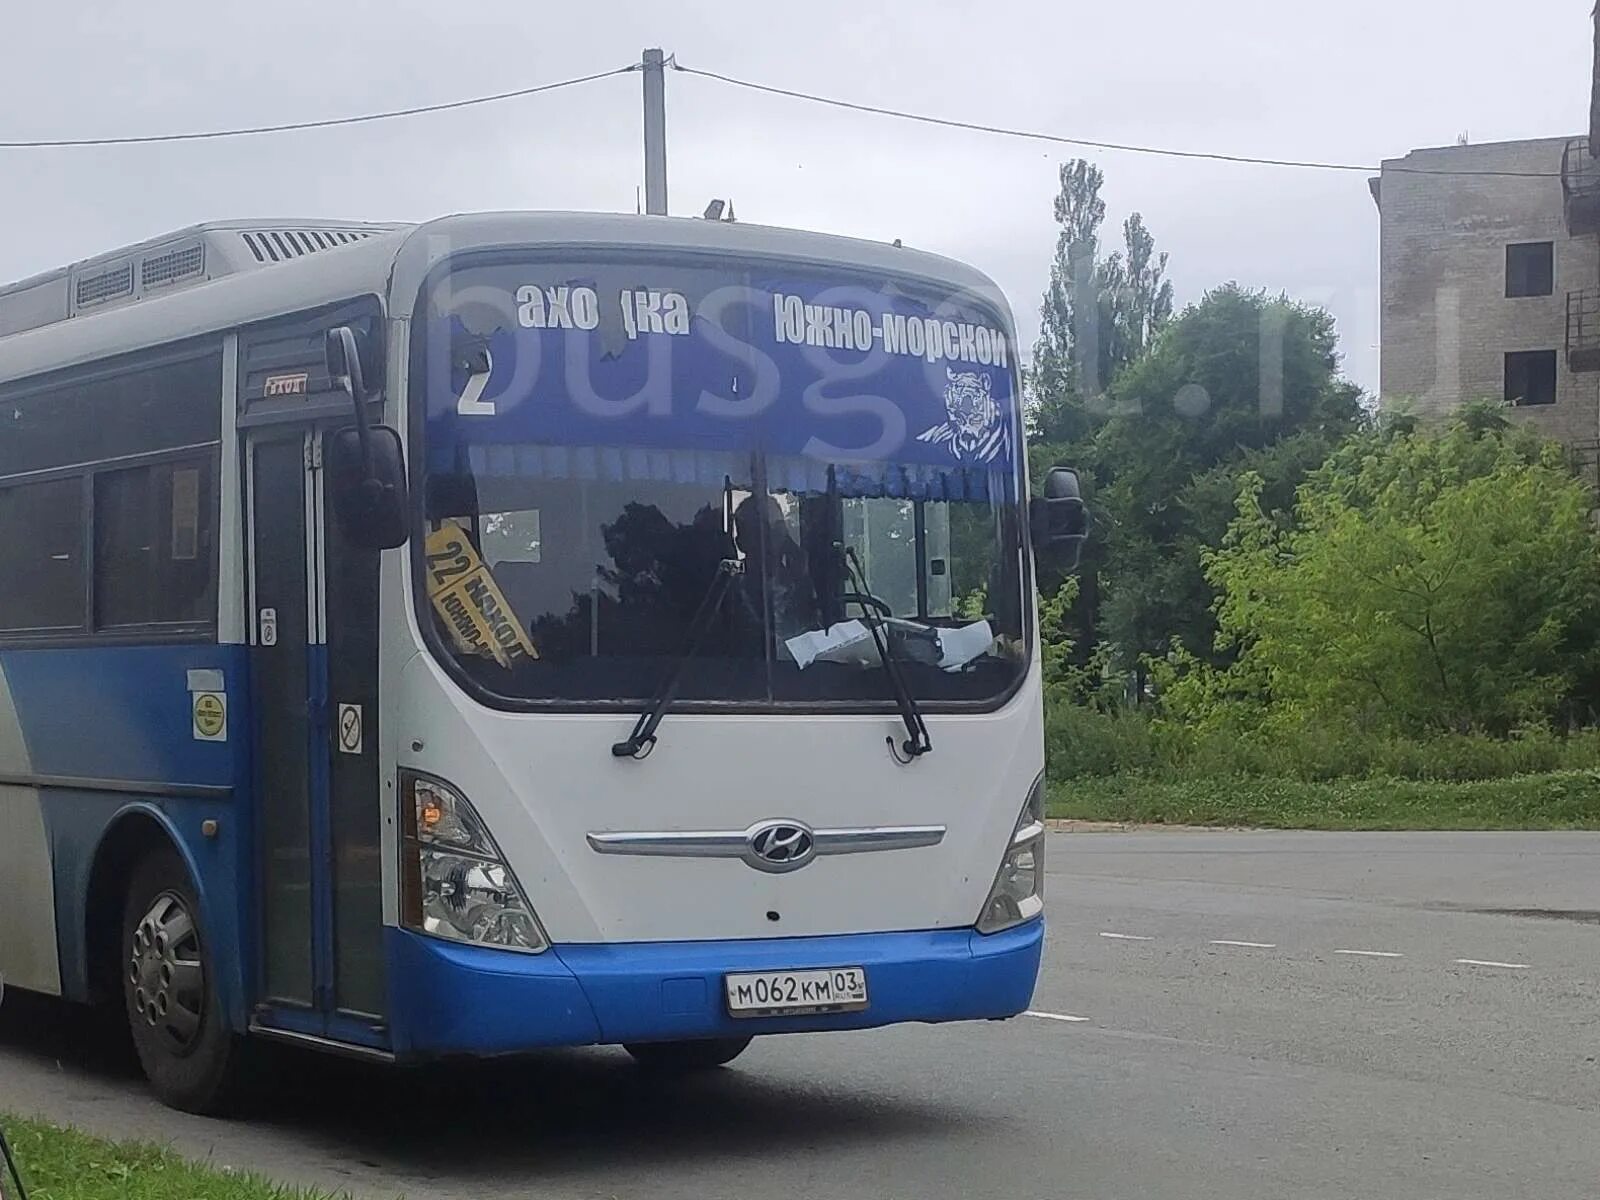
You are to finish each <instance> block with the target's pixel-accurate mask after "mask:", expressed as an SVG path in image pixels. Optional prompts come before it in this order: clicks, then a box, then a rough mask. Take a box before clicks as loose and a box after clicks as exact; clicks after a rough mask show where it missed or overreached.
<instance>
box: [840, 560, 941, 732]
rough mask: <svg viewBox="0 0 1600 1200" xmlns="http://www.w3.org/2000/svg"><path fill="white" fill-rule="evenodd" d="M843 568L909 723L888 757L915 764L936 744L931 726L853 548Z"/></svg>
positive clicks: (898, 702) (890, 683) (898, 704)
mask: <svg viewBox="0 0 1600 1200" xmlns="http://www.w3.org/2000/svg"><path fill="white" fill-rule="evenodd" d="M844 568H845V573H846V575H847V577H848V578H849V581H850V586H851V587H853V588H854V589H855V591H854V593H853V598H854V599H855V602H856V607H858V608H859V609H860V610H861V619H862V620H863V622H865V624H866V626H867V632H869V633H871V634H872V644H873V645H874V646H876V647H877V648H878V657H879V658H880V659H881V660H882V661H883V669H884V671H885V672H886V673H887V674H888V676H889V686H890V687H891V688H893V689H894V701H895V704H896V705H897V706H898V707H899V709H900V719H901V720H902V721H904V722H905V723H906V740H905V741H904V742H903V743H901V745H900V746H899V747H898V748H896V746H895V744H894V738H893V737H890V738H889V753H891V754H893V755H894V756H895V758H896V759H898V760H899V761H900V762H902V763H909V762H915V761H916V760H917V759H919V758H921V757H922V756H923V755H924V754H926V753H928V751H930V750H932V749H933V740H932V739H931V738H929V737H928V724H927V722H926V721H924V720H923V719H922V710H921V709H920V708H918V707H917V699H916V697H915V696H913V695H912V694H911V689H910V688H909V687H907V686H906V681H905V677H904V676H902V675H901V674H900V663H899V661H898V660H897V659H896V658H895V655H894V646H893V645H892V644H891V641H890V634H889V629H888V626H886V625H885V624H884V623H883V617H882V615H881V614H879V612H878V611H877V610H876V609H875V608H873V606H872V598H873V597H872V593H871V592H869V591H867V581H866V572H865V571H863V570H862V569H861V560H860V559H859V558H857V557H856V551H855V547H854V546H850V547H846V548H845V551H844Z"/></svg>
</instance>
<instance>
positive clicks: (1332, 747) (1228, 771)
mask: <svg viewBox="0 0 1600 1200" xmlns="http://www.w3.org/2000/svg"><path fill="white" fill-rule="evenodd" d="M1045 755H1046V760H1047V762H1048V764H1049V771H1050V778H1051V779H1052V780H1055V781H1060V780H1068V779H1092V778H1104V777H1109V776H1113V775H1122V774H1130V773H1132V774H1139V775H1150V776H1172V777H1177V776H1189V777H1202V776H1215V777H1225V776H1247V777H1251V778H1262V779H1294V780H1301V781H1304V782H1310V783H1315V782H1324V781H1330V780H1339V779H1404V780H1417V781H1425V782H1440V783H1462V782H1468V781H1473V780H1484V779H1508V778H1512V777H1514V776H1520V775H1537V774H1544V773H1547V772H1552V771H1582V770H1594V769H1600V730H1585V731H1582V732H1580V733H1574V734H1569V735H1561V734H1556V733H1552V732H1549V731H1547V730H1543V729H1532V730H1528V731H1525V732H1523V733H1520V734H1518V735H1516V736H1513V737H1509V738H1495V737H1490V736H1488V735H1487V734H1481V733H1470V734H1447V735H1439V736H1435V737H1431V738H1426V739H1411V738H1405V737H1401V736H1398V735H1395V734H1392V733H1383V732H1376V731H1361V730H1355V729H1349V728H1339V727H1337V726H1331V725H1324V724H1301V725H1288V724H1286V723H1283V722H1277V723H1272V722H1268V723H1262V724H1258V725H1255V726H1254V727H1251V728H1239V727H1230V726H1228V725H1226V724H1207V725H1203V726H1200V725H1188V724H1184V723H1180V722H1178V721H1175V720H1171V719H1168V718H1163V717H1161V716H1158V715H1152V714H1151V713H1150V712H1149V711H1148V710H1142V709H1141V710H1135V709H1126V708H1123V709H1112V710H1110V711H1107V710H1103V709H1100V708H1096V707H1092V706H1087V705H1082V704H1075V703H1072V702H1070V701H1069V700H1068V699H1066V698H1065V697H1064V696H1062V695H1060V694H1059V693H1058V694H1055V695H1052V697H1051V698H1050V699H1049V700H1048V701H1047V703H1046V707H1045Z"/></svg>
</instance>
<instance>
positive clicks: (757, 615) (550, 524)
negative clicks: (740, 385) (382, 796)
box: [427, 448, 767, 700]
mask: <svg viewBox="0 0 1600 1200" xmlns="http://www.w3.org/2000/svg"><path fill="white" fill-rule="evenodd" d="M573 453H574V455H575V456H576V457H577V458H579V459H582V460H584V461H587V462H589V463H590V464H591V465H593V466H595V467H596V468H597V469H596V470H594V471H582V472H581V473H582V474H585V475H588V476H589V477H588V478H549V477H543V478H530V477H527V476H520V475H510V474H508V475H504V476H502V475H494V474H487V473H486V474H484V475H482V476H476V477H471V476H467V477H459V476H458V477H448V476H442V477H435V478H434V480H433V481H432V483H431V486H430V488H429V505H428V510H429V511H428V516H429V518H430V525H429V528H430V531H431V532H433V533H434V535H435V536H432V537H430V538H429V539H428V556H427V557H428V575H427V579H428V595H429V599H430V601H431V604H430V607H431V608H432V609H433V610H434V615H435V620H436V621H437V622H438V628H439V631H440V636H441V638H443V639H444V640H445V641H446V643H447V644H449V645H451V646H452V647H453V648H454V650H455V651H456V653H457V656H458V658H459V661H460V662H461V663H462V665H463V666H464V667H466V669H467V670H468V671H469V672H470V673H471V674H473V675H474V676H475V677H477V678H478V679H479V680H480V681H481V682H483V683H484V684H485V685H488V686H496V687H508V686H509V687H514V688H516V689H517V690H518V692H519V693H520V694H523V695H529V696H560V697H567V698H576V699H585V700H599V699H615V698H621V697H626V698H633V699H638V698H642V697H645V696H648V695H650V694H651V692H653V691H654V690H655V688H656V687H657V685H658V684H659V683H660V681H661V679H662V677H663V675H664V674H665V673H666V671H667V670H668V669H669V668H670V666H671V664H672V663H673V662H674V661H675V660H676V659H677V658H678V656H679V655H681V654H682V653H683V650H684V646H685V641H686V637H687V631H688V627H689V624H690V620H691V618H692V617H693V615H694V613H695V612H696V611H697V610H698V609H699V607H700V605H701V602H702V601H703V600H704V599H705V597H706V593H707V592H708V591H709V590H710V588H711V584H712V581H713V580H714V579H715V578H716V572H717V564H718V563H719V562H720V561H722V560H723V559H724V558H727V557H729V556H731V555H733V554H734V553H735V550H734V541H733V535H732V533H731V523H732V520H731V516H730V514H731V512H732V510H733V508H734V506H736V505H737V504H738V503H739V502H740V501H741V500H743V499H745V498H746V497H748V496H749V495H750V492H751V488H752V483H751V475H750V465H751V464H750V457H749V456H748V455H742V456H741V455H732V454H729V455H721V456H715V458H716V461H715V462H714V463H713V462H710V460H711V459H712V457H713V456H710V455H706V456H702V461H700V462H699V463H697V464H694V465H697V466H698V467H701V468H706V469H705V471H704V473H703V474H702V475H700V476H699V477H696V475H695V474H694V473H692V472H684V473H681V474H679V475H678V476H677V477H674V473H673V472H670V471H654V470H650V469H648V467H649V465H650V464H649V463H646V462H640V463H637V464H635V465H636V466H639V467H642V468H645V469H642V470H640V471H639V472H638V473H637V475H635V474H634V473H633V472H630V471H629V470H628V469H627V466H626V462H625V458H624V456H623V455H622V454H621V453H619V452H618V451H616V450H613V449H609V448H608V449H604V450H589V449H583V448H579V449H577V450H575V451H574V452H573ZM655 457H656V459H658V460H660V463H663V464H664V463H666V462H667V461H668V456H667V455H665V454H659V453H658V454H657V455H656V456H655ZM608 460H614V461H612V462H611V463H610V465H611V466H612V467H614V468H615V470H614V471H607V470H606V469H605V467H606V465H607V461H608ZM680 465H682V464H681V463H680ZM578 473H579V472H578V471H574V472H573V474H578ZM608 474H609V475H611V476H612V477H611V478H605V477H604V476H606V475H608ZM451 529H456V530H459V531H460V532H462V533H463V534H464V535H465V536H466V537H467V538H468V540H469V541H470V542H471V543H472V544H473V546H474V547H475V550H474V551H473V553H475V554H476V555H477V556H478V557H479V559H480V562H481V569H480V564H479V563H471V562H470V561H468V562H465V563H463V562H461V560H460V554H459V550H460V546H459V542H457V543H455V544H454V545H455V546H456V551H457V552H453V553H450V554H446V553H445V549H446V548H447V547H446V543H445V542H443V541H441V540H440V539H439V537H438V536H437V534H438V531H440V530H443V531H444V532H445V533H449V532H450V530H451ZM486 574H487V575H488V576H489V578H490V579H491V580H492V582H493V585H494V586H495V587H497V588H498V589H499V591H500V592H501V593H502V594H503V596H504V598H505V603H506V606H507V608H508V610H509V612H508V614H507V615H508V616H510V617H511V618H512V619H513V620H514V621H515V622H516V625H517V627H518V628H519V629H520V631H521V632H522V633H523V635H524V636H525V637H526V638H527V639H528V640H527V644H528V645H531V646H532V647H533V648H534V650H533V655H532V656H530V655H528V654H526V653H519V652H518V644H519V643H518V641H517V640H516V639H515V638H510V637H508V639H507V642H506V646H505V648H504V649H497V648H496V647H494V646H493V645H491V644H490V643H489V642H488V640H486V639H477V640H476V641H475V640H474V638H473V636H472V626H471V623H470V622H466V623H464V622H463V621H462V619H461V618H460V613H461V612H463V611H465V609H464V608H463V601H465V602H467V603H468V604H469V606H470V607H472V608H476V609H478V610H480V611H481V610H482V608H483V604H484V600H483V599H482V594H481V590H480V591H478V592H475V591H474V589H481V587H482V584H483V576H484V575H486ZM761 587H762V583H761V580H760V579H759V578H758V577H757V576H756V575H755V574H754V573H751V574H749V575H746V576H740V577H739V578H738V579H736V580H735V581H734V584H733V586H732V587H731V588H730V589H729V594H728V595H727V596H726V597H724V603H723V604H721V605H720V606H719V607H718V609H717V610H716V612H715V614H714V617H713V619H712V620H711V621H710V623H709V624H708V625H707V627H706V629H705V633H704V636H703V638H702V640H701V643H700V647H699V651H698V653H697V654H696V655H695V657H694V659H693V661H692V662H691V663H690V664H689V665H688V668H687V670H686V672H685V675H684V678H683V685H682V695H683V696H684V697H685V698H688V699H737V698H743V699H753V698H758V697H761V696H764V695H765V694H766V688H767V682H766V671H765V661H764V645H765V643H764V637H765V632H766V631H765V625H764V621H763V612H762V603H761ZM508 651H509V653H508ZM502 658H503V659H504V661H501V659H502Z"/></svg>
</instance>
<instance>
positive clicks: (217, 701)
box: [194, 692, 228, 742]
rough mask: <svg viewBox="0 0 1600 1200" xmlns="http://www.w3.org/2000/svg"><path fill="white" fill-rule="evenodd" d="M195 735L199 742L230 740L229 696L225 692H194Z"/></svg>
mask: <svg viewBox="0 0 1600 1200" xmlns="http://www.w3.org/2000/svg"><path fill="white" fill-rule="evenodd" d="M194 737H195V740H196V741H197V742H225V741H227V740H228V697H227V696H226V695H225V694H223V693H222V692H196V693H195V694H194Z"/></svg>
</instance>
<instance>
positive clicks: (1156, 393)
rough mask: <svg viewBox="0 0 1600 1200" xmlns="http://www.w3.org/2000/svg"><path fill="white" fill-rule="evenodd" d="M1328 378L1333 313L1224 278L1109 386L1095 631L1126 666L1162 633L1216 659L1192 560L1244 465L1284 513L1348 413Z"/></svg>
mask: <svg viewBox="0 0 1600 1200" xmlns="http://www.w3.org/2000/svg"><path fill="white" fill-rule="evenodd" d="M1360 398H1361V393H1360V389H1358V388H1357V387H1355V386H1354V385H1353V384H1351V383H1349V382H1347V381H1345V380H1342V379H1341V378H1340V377H1339V374H1338V354H1337V338H1336V335H1335V332H1334V325H1333V318H1332V317H1331V316H1330V315H1329V314H1328V313H1327V312H1325V311H1323V310H1322V309H1318V308H1312V307H1308V306H1306V305H1301V304H1296V303H1294V302H1293V301H1290V300H1288V299H1286V298H1272V297H1269V296H1268V295H1267V294H1266V293H1264V292H1255V291H1247V290H1245V289H1243V288H1240V287H1238V286H1237V285H1233V284H1229V285H1227V286H1225V287H1221V288H1217V289H1215V290H1214V291H1212V292H1210V293H1208V294H1207V295H1206V296H1205V297H1204V298H1203V299H1202V300H1201V301H1200V302H1199V303H1198V304H1195V305H1193V306H1191V307H1190V308H1188V309H1187V310H1185V311H1184V313H1183V314H1182V315H1181V316H1179V317H1178V318H1177V319H1176V320H1175V321H1173V322H1172V323H1171V324H1170V325H1168V326H1167V327H1166V328H1165V329H1164V330H1163V331H1162V332H1161V333H1160V335H1159V336H1158V337H1157V338H1156V340H1155V343H1154V344H1153V345H1152V346H1151V348H1150V350H1149V351H1148V352H1147V353H1146V354H1145V355H1144V356H1143V357H1142V358H1140V359H1139V360H1138V361H1137V362H1135V363H1133V364H1132V365H1131V366H1130V367H1129V368H1128V369H1127V370H1126V371H1125V372H1123V374H1122V375H1121V376H1119V378H1118V380H1117V382H1116V384H1115V385H1113V388H1112V408H1113V415H1112V416H1111V417H1110V418H1109V419H1108V420H1107V422H1106V423H1105V425H1104V427H1103V428H1101V430H1100V431H1099V433H1098V435H1097V436H1096V438H1095V443H1094V462H1095V466H1096V470H1097V477H1098V482H1099V506H1100V508H1101V510H1102V513H1103V516H1104V519H1103V520H1102V522H1101V525H1100V527H1099V528H1100V529H1101V531H1102V537H1103V540H1104V542H1105V555H1106V566H1105V580H1104V594H1103V597H1102V600H1101V611H1100V613H1099V626H1100V631H1101V634H1102V636H1104V637H1105V638H1107V639H1108V640H1109V641H1111V642H1112V643H1114V645H1115V647H1116V652H1117V659H1118V661H1119V662H1120V663H1121V664H1122V665H1123V666H1125V667H1128V668H1137V665H1138V664H1139V663H1140V662H1141V660H1142V659H1143V658H1144V657H1145V656H1147V655H1152V654H1161V653H1163V652H1165V651H1166V650H1167V649H1168V647H1169V645H1170V644H1171V642H1172V640H1173V639H1174V638H1176V639H1177V640H1178V641H1179V642H1180V643H1181V644H1182V645H1183V646H1184V647H1185V648H1186V649H1187V650H1188V651H1189V652H1190V653H1191V654H1195V655H1199V656H1203V657H1208V658H1209V657H1211V656H1213V655H1215V654H1216V644H1215V616H1214V614H1213V612H1212V601H1213V599H1214V591H1213V585H1212V583H1211V582H1210V581H1209V580H1208V579H1207V578H1206V576H1205V573H1204V571H1203V569H1202V566H1201V552H1202V550H1203V548H1204V547H1206V546H1214V545H1216V544H1217V543H1218V541H1219V540H1220V539H1221V537H1222V535H1223V533H1224V531H1225V530H1226V529H1227V527H1228V522H1229V520H1230V518H1231V516H1232V509H1233V504H1232V500H1233V497H1234V495H1236V490H1237V489H1236V487H1235V485H1234V483H1233V480H1234V479H1235V478H1236V477H1237V474H1238V473H1239V472H1240V471H1243V470H1252V471H1254V472H1256V474H1257V475H1259V476H1260V477H1261V479H1262V481H1263V495H1264V497H1265V498H1266V499H1267V501H1268V502H1270V503H1272V504H1274V505H1277V506H1282V507H1285V508H1287V507H1288V506H1289V505H1290V504H1291V502H1292V500H1293V497H1294V489H1295V487H1296V486H1297V485H1298V484H1299V482H1300V481H1301V480H1302V479H1303V478H1304V477H1305V475H1306V473H1307V472H1309V471H1310V470H1311V469H1313V468H1314V467H1316V466H1317V465H1318V464H1319V463H1321V462H1322V461H1323V459H1325V458H1326V457H1327V455H1328V454H1329V453H1330V452H1331V451H1332V450H1333V448H1334V447H1335V446H1336V445H1337V444H1338V443H1339V441H1340V440H1341V439H1342V438H1343V437H1345V436H1346V435H1347V434H1349V433H1350V432H1351V431H1352V430H1354V429H1356V428H1357V427H1358V426H1359V424H1360V422H1361V419H1362V412H1361V405H1360Z"/></svg>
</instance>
